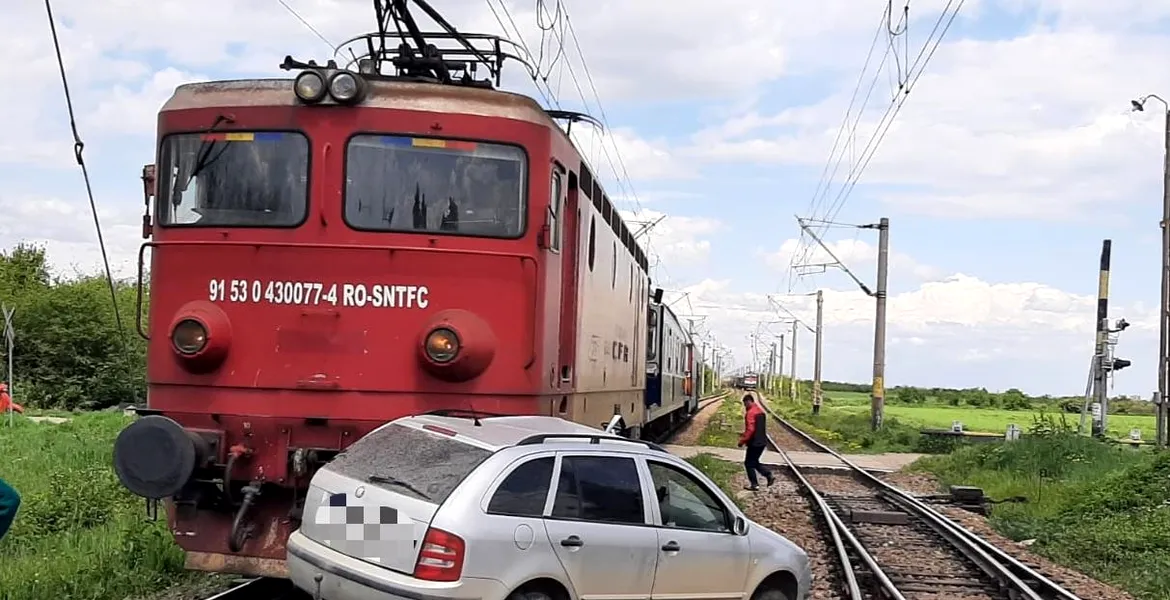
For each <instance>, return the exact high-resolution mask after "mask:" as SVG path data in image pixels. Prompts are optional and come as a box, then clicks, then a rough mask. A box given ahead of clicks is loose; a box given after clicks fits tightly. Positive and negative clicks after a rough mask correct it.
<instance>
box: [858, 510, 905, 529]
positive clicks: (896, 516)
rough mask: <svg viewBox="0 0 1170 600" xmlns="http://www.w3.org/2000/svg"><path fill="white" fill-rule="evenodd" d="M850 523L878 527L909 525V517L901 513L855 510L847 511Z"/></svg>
mask: <svg viewBox="0 0 1170 600" xmlns="http://www.w3.org/2000/svg"><path fill="white" fill-rule="evenodd" d="M847 516H848V520H849V522H851V523H876V524H880V525H909V524H910V515H908V514H906V513H904V512H901V511H883V510H856V509H851V510H849V511H848V515H847Z"/></svg>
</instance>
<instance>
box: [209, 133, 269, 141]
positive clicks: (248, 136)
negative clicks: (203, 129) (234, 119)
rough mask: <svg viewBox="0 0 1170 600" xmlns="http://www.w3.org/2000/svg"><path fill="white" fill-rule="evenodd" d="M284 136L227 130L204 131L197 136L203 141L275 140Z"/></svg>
mask: <svg viewBox="0 0 1170 600" xmlns="http://www.w3.org/2000/svg"><path fill="white" fill-rule="evenodd" d="M283 138H284V134H283V133H279V132H272V131H265V132H260V133H251V132H240V131H228V132H219V133H205V134H203V135H201V136H199V139H200V140H202V141H204V142H275V141H279V140H281V139H283Z"/></svg>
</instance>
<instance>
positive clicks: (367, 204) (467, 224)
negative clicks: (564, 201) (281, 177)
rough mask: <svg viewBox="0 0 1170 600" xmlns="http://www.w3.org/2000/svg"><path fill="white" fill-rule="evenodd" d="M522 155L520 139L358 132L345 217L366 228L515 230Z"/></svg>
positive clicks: (520, 209)
mask: <svg viewBox="0 0 1170 600" xmlns="http://www.w3.org/2000/svg"><path fill="white" fill-rule="evenodd" d="M526 163H527V160H526V156H525V153H524V150H522V149H521V148H520V147H519V146H512V145H505V144H497V143H487V142H471V141H460V140H447V139H435V138H417V137H409V136H395V135H368V134H359V135H356V136H354V137H353V138H351V139H350V141H349V143H348V145H347V147H346V161H345V170H346V181H345V220H346V222H347V223H349V225H350V226H351V227H353V228H355V229H361V230H367V231H388V232H390V231H395V232H421V231H426V232H432V233H449V234H456V235H467V236H477V237H494V238H509V239H512V238H518V237H520V236H521V235H523V234H524V228H525V221H526V219H525V214H524V213H525V210H526V203H525V201H524V200H525V190H526V188H527V185H526V181H527V176H526V173H527V164H526Z"/></svg>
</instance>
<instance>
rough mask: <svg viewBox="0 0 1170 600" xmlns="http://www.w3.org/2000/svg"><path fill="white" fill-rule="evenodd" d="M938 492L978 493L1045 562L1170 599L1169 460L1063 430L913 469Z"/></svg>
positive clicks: (1007, 529) (999, 523)
mask: <svg viewBox="0 0 1170 600" xmlns="http://www.w3.org/2000/svg"><path fill="white" fill-rule="evenodd" d="M912 468H913V469H915V470H923V471H929V472H932V473H934V474H935V475H936V476H938V477H939V478H940V480H941V481H942V483H943V484H944V485H951V484H965V485H976V486H979V487H982V488H983V489H984V491H985V492H986V493H987V494H988V495H989V496H991V497H992V498H997V499H1004V498H1011V497H1023V498H1026V499H1027V501H1026V502H1024V503H1004V504H998V505H995V507H994V508H993V511H992V514H991V517H990V521H991V524H992V525H993V526H994V527H995V528H996V529H997V530H999V531H1000V532H1001V533H1003V534H1004V535H1007V536H1008V537H1011V538H1012V539H1015V540H1023V539H1035V540H1036V542H1035V544H1034V545H1033V546H1032V549H1033V550H1034V551H1036V552H1038V553H1040V554H1042V555H1044V556H1047V557H1048V558H1050V559H1052V560H1054V561H1056V562H1058V563H1061V564H1065V565H1068V566H1070V567H1073V568H1075V569H1078V570H1081V571H1083V572H1085V573H1087V574H1089V575H1092V576H1094V577H1096V578H1098V579H1100V580H1102V581H1107V582H1109V583H1112V584H1114V585H1117V586H1118V587H1121V588H1123V589H1125V590H1127V591H1128V592H1130V593H1131V594H1133V595H1134V596H1136V597H1138V598H1142V599H1143V600H1155V599H1157V600H1164V599H1166V598H1170V504H1167V502H1166V499H1167V498H1170V455H1167V454H1164V453H1163V454H1160V455H1158V454H1154V453H1151V452H1146V451H1135V450H1131V449H1125V448H1117V447H1112V446H1110V445H1108V444H1104V443H1101V442H1098V441H1095V440H1093V439H1090V438H1087V437H1083V436H1077V435H1075V434H1072V433H1071V432H1069V431H1067V430H1065V431H1060V428H1055V429H1054V430H1052V429H1050V431H1049V432H1048V433H1040V434H1037V435H1034V436H1031V437H1028V438H1024V439H1021V440H1019V441H1017V442H1013V443H1008V444H996V445H979V446H967V447H963V448H960V449H958V450H956V451H955V452H954V453H952V454H951V455H949V456H937V457H926V458H923V459H921V460H920V461H918V462H916V463H915V464H914V466H913V467H912Z"/></svg>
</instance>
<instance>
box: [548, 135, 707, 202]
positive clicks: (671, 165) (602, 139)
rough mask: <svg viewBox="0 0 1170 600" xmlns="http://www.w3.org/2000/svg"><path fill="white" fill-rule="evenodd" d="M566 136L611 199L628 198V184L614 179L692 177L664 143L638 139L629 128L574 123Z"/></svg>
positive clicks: (634, 180)
mask: <svg viewBox="0 0 1170 600" xmlns="http://www.w3.org/2000/svg"><path fill="white" fill-rule="evenodd" d="M570 137H571V138H572V139H573V143H574V144H576V145H577V148H578V149H579V150H580V152H581V154H582V155H584V156H585V159H586V160H587V161H589V164H590V166H592V168H593V170H594V174H595V175H596V176H598V177H601V178H602V180H603V184H604V185H606V186H607V187H606V193H608V194H609V195H610V196H611V198H614V197H617V196H619V195H620V196H624V197H629V198H630V199H632V196H631V193H632V192H631V191H630V189H628V186H623V187H621V188H619V187H618V186H617V185H616V184H614V183H612V182H614V181H618V180H620V181H623V182H625V181H627V180H629V181H632V182H634V185H637V183H638V182H641V181H648V180H655V179H691V178H693V177H695V176H696V174H695V172H694V171H693V170H691V169H689V168H688V167H687V165H685V164H684V163H682V162H681V161H680V160H679V159H678V158H677V157H675V156H674V155H673V154H672V152H671V150H670V146H669V144H668V143H667V142H665V141H663V140H646V139H643V138H640V137H638V135H637V134H636V133H634V131H633V130H632V129H629V128H618V129H611V130H607V131H605V132H601V131H599V130H598V129H597V128H595V127H592V126H590V125H589V124H586V123H577V124H575V125H573V128H572V129H571V130H570ZM611 188H612V189H611ZM636 191H637V190H636V189H635V190H634V192H636Z"/></svg>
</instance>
